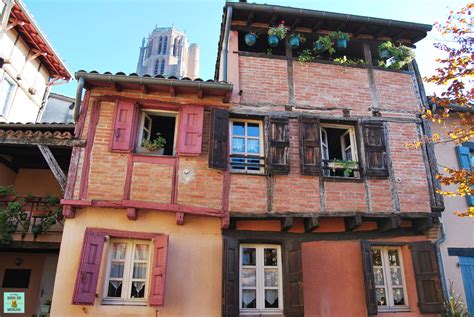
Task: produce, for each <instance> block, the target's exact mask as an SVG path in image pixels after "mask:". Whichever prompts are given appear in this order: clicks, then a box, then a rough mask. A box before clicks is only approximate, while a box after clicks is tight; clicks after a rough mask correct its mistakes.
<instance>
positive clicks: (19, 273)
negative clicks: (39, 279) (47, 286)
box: [2, 269, 31, 288]
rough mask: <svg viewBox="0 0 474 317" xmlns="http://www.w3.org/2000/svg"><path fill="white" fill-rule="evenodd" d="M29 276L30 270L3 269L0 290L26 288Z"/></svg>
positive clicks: (28, 283)
mask: <svg viewBox="0 0 474 317" xmlns="http://www.w3.org/2000/svg"><path fill="white" fill-rule="evenodd" d="M30 276H31V270H30V269H5V273H4V274H3V281H2V288H28V286H29V285H30Z"/></svg>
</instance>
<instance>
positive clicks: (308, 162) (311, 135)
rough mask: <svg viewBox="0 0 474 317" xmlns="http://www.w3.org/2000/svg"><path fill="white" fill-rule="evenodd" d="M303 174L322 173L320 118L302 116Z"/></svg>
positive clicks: (301, 147)
mask: <svg viewBox="0 0 474 317" xmlns="http://www.w3.org/2000/svg"><path fill="white" fill-rule="evenodd" d="M299 121H300V164H301V174H303V175H321V145H320V131H319V118H309V117H300V120H299Z"/></svg>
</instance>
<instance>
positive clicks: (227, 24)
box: [222, 6, 232, 81]
mask: <svg viewBox="0 0 474 317" xmlns="http://www.w3.org/2000/svg"><path fill="white" fill-rule="evenodd" d="M231 20H232V7H231V6H228V7H227V15H226V19H225V31H224V43H223V44H224V45H223V47H222V54H223V56H222V74H223V75H222V79H223V80H224V81H227V54H228V48H227V47H228V46H229V34H230V22H231Z"/></svg>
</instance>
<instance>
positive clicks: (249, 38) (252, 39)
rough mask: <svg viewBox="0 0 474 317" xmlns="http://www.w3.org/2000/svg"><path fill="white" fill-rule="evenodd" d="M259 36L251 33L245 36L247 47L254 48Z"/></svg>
mask: <svg viewBox="0 0 474 317" xmlns="http://www.w3.org/2000/svg"><path fill="white" fill-rule="evenodd" d="M257 37H258V36H257V34H256V33H254V32H249V33H247V34H245V37H244V39H245V44H247V46H254V45H255V43H256V42H257Z"/></svg>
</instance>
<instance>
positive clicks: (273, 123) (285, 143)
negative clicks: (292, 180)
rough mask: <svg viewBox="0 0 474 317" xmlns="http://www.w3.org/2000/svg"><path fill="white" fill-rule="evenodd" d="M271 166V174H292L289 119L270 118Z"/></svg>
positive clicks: (269, 168) (269, 166) (269, 167)
mask: <svg viewBox="0 0 474 317" xmlns="http://www.w3.org/2000/svg"><path fill="white" fill-rule="evenodd" d="M268 134H269V136H268V138H269V143H270V144H269V151H270V153H269V160H268V161H269V164H268V170H269V172H270V173H271V174H288V173H289V172H290V127H289V121H288V118H270V127H269V133H268Z"/></svg>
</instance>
